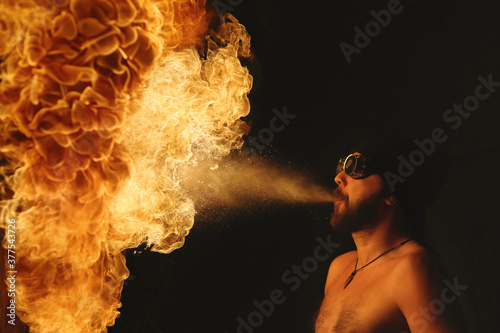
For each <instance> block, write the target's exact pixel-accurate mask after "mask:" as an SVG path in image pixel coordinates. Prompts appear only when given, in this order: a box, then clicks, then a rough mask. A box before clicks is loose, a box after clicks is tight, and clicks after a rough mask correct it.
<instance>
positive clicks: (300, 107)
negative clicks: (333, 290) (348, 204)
mask: <svg viewBox="0 0 500 333" xmlns="http://www.w3.org/2000/svg"><path fill="white" fill-rule="evenodd" d="M237 2H238V1H233V4H234V3H237ZM388 2H389V1H373V0H372V1H341V2H339V1H336V2H329V1H328V2H327V1H312V2H306V1H281V0H279V1H270V0H257V1H250V0H243V1H242V2H241V3H240V4H239V5H237V6H234V8H233V9H230V11H231V13H232V14H233V15H235V17H236V18H237V19H238V20H240V22H241V23H243V24H244V25H245V26H246V28H247V29H248V31H249V32H250V34H251V36H252V46H253V51H254V55H255V58H254V60H253V61H252V62H251V63H249V64H248V66H249V68H250V70H251V73H252V74H253V75H254V77H255V87H254V89H253V92H252V94H251V96H250V99H251V103H252V111H251V115H250V117H249V120H251V121H252V132H251V135H253V136H258V133H259V130H260V129H263V128H266V127H269V121H270V119H271V118H272V117H273V116H274V114H273V113H272V109H273V108H277V109H278V110H282V109H283V107H284V106H286V108H287V111H288V113H291V114H294V115H297V117H296V118H295V119H293V120H292V121H291V123H290V124H289V125H288V126H287V127H286V128H285V129H284V130H283V131H282V132H280V133H276V135H275V137H274V139H273V141H272V142H271V143H270V144H269V145H267V146H266V147H265V149H263V150H262V151H261V154H262V155H263V156H266V157H267V158H268V159H271V160H273V161H275V162H277V163H286V164H287V165H288V166H290V165H291V166H293V167H294V168H295V169H296V170H299V171H302V172H305V173H308V174H309V175H311V176H312V177H313V178H314V179H315V180H316V181H317V182H318V183H320V184H322V185H324V186H327V187H329V188H331V189H333V185H334V183H333V176H334V168H335V162H336V160H337V159H338V157H339V154H340V153H341V152H342V151H343V150H345V149H348V148H349V147H351V146H352V145H353V144H355V143H357V142H359V141H363V140H364V139H366V138H368V137H371V136H373V135H379V134H384V133H392V134H405V135H407V136H410V137H414V138H421V139H422V138H427V137H430V133H431V132H432V130H433V129H435V128H438V127H440V128H443V129H444V130H445V133H446V135H447V136H448V139H447V141H446V142H445V143H444V144H442V148H443V149H444V150H445V151H446V152H447V153H448V154H449V155H450V157H451V167H450V172H449V175H448V177H447V180H446V184H445V186H444V188H443V189H442V190H441V191H440V192H439V195H438V197H437V200H436V201H435V203H433V204H432V205H431V206H430V207H429V208H428V210H427V233H426V235H427V239H428V241H429V243H430V244H431V245H432V246H433V247H434V249H435V250H436V251H437V252H438V253H439V254H440V256H441V258H442V260H443V262H444V263H445V264H446V266H447V267H448V269H449V271H450V274H451V275H452V277H457V278H458V281H459V283H460V284H465V285H467V286H468V288H467V290H466V291H464V292H463V294H462V295H461V296H460V297H459V302H460V303H461V305H462V307H463V309H464V312H465V316H466V319H467V322H468V326H469V330H470V332H500V322H499V317H498V312H499V303H500V296H499V294H500V293H499V286H498V284H499V281H500V279H499V270H498V265H499V262H500V261H499V253H500V251H499V245H498V236H499V235H500V233H499V231H500V230H499V227H498V225H499V222H500V221H499V218H498V216H497V212H496V210H495V209H496V208H497V205H498V204H497V203H498V202H499V199H500V196H499V194H498V188H499V185H500V184H499V177H498V175H497V172H498V169H499V163H500V153H499V148H500V134H499V131H498V129H499V125H500V114H499V112H498V109H499V106H500V89H499V91H497V92H494V93H493V94H492V95H491V97H490V98H488V99H487V100H485V101H483V102H481V104H480V106H479V108H478V109H477V110H476V111H475V112H474V113H472V114H471V116H470V117H469V118H467V119H464V120H463V123H462V125H461V126H460V127H459V128H458V129H456V130H453V129H451V128H450V126H449V124H446V123H445V122H444V121H443V118H442V117H443V114H444V112H445V111H446V110H447V109H448V108H450V107H452V106H453V104H454V103H462V102H463V101H464V98H465V97H467V96H469V95H473V94H474V91H475V88H476V86H477V85H478V83H479V82H478V80H477V77H478V76H479V75H482V76H483V77H485V78H486V77H488V75H489V74H492V77H493V80H494V81H500V47H499V43H500V19H499V18H500V10H499V9H498V7H497V6H494V4H495V2H494V1H471V0H469V1H439V0H438V1H436V0H434V1H430V0H413V1H409V0H404V1H402V2H401V5H402V6H403V10H402V12H401V13H400V14H397V15H393V16H392V20H391V22H390V24H389V25H388V26H387V27H385V28H382V30H381V32H380V33H379V34H378V35H377V36H375V37H373V38H371V41H370V43H369V45H368V46H367V47H366V48H364V49H362V50H361V52H360V54H353V55H352V62H351V63H350V64H348V63H347V62H346V59H345V58H344V56H343V54H342V52H341V50H340V47H339V43H341V42H342V41H344V42H347V43H349V44H351V45H352V44H353V39H354V35H355V32H354V30H353V28H354V27H355V26H358V27H360V28H361V29H362V30H364V26H365V24H366V23H368V22H369V21H372V20H373V17H372V16H371V15H370V11H371V10H375V11H380V10H382V9H386V8H387V4H388ZM225 3H228V2H225ZM250 148H251V147H250V146H249V145H247V146H245V149H250ZM249 181H251V180H249ZM332 210H333V207H332V206H331V205H328V204H327V205H284V204H272V203H270V204H266V205H262V206H256V207H252V208H247V209H242V210H239V211H231V212H229V211H225V210H221V211H220V212H219V213H216V214H200V215H198V216H197V217H196V221H195V226H194V228H193V230H192V232H191V234H190V235H189V236H188V237H187V239H186V244H185V245H184V247H182V248H181V249H179V250H176V251H174V252H173V253H171V254H169V255H161V254H156V253H151V252H148V251H147V250H146V251H144V250H143V251H141V252H138V253H135V254H134V253H133V251H130V252H129V253H128V254H127V265H128V267H129V268H130V272H131V276H130V278H129V279H128V280H127V281H126V285H125V287H124V290H123V295H122V301H123V307H122V309H121V317H120V318H119V319H117V321H116V324H115V326H114V327H112V328H110V329H109V331H110V332H158V333H160V332H174V333H185V332H220V333H224V332H228V333H230V332H236V331H237V327H238V322H237V318H238V317H239V316H241V317H242V318H244V319H245V321H247V322H248V320H247V319H248V315H249V314H251V313H252V312H253V311H255V310H256V308H255V305H254V304H253V302H254V301H259V302H261V301H263V300H267V299H269V298H270V293H271V291H273V290H275V289H280V290H282V291H283V294H284V296H285V297H286V301H285V302H284V303H283V304H280V305H277V306H276V307H275V309H274V312H273V314H272V315H271V316H269V318H264V320H263V322H262V323H261V324H260V325H259V327H256V328H253V329H252V331H254V332H259V333H260V332H262V333H263V332H310V330H311V326H312V321H313V315H314V313H315V312H316V311H317V309H318V307H319V305H320V302H321V300H322V293H323V287H324V282H325V279H326V273H327V269H328V266H329V263H330V261H331V260H333V259H334V258H335V256H336V255H338V254H341V253H343V252H346V251H348V250H352V249H353V243H352V240H351V239H350V237H349V236H345V235H341V234H337V233H335V232H333V231H331V230H330V227H329V219H330V216H331V213H332ZM328 235H331V236H330V237H332V239H333V240H334V241H335V242H338V243H339V244H341V246H340V247H339V249H337V250H336V252H335V253H333V254H332V255H331V256H330V257H329V258H328V260H326V261H324V262H321V263H320V264H319V267H318V268H317V269H316V270H315V271H314V272H312V273H311V274H309V276H308V277H307V278H305V279H302V280H301V284H300V287H299V288H298V289H297V290H295V291H292V290H290V287H291V284H290V283H288V284H287V283H285V282H284V280H283V279H282V275H283V273H285V272H286V271H287V270H289V269H290V268H291V267H292V265H301V263H302V262H303V260H304V259H306V258H308V257H310V256H312V254H313V251H314V249H315V247H316V246H317V245H318V241H317V240H316V239H317V237H321V238H322V239H325V240H326V237H327V236H328ZM241 332H249V331H247V330H241Z"/></svg>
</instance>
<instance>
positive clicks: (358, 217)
mask: <svg viewBox="0 0 500 333" xmlns="http://www.w3.org/2000/svg"><path fill="white" fill-rule="evenodd" d="M333 196H334V202H335V205H334V211H333V215H332V219H331V220H330V224H331V226H332V227H333V229H335V230H337V231H342V232H346V233H353V232H356V231H361V230H365V229H367V228H369V227H371V226H373V225H374V224H375V223H376V222H377V217H378V214H379V204H380V200H381V199H382V195H381V194H375V195H373V196H371V197H369V198H368V199H366V200H365V201H363V202H360V203H358V204H357V205H354V206H353V205H350V204H349V198H348V197H347V196H346V195H345V194H343V193H342V192H341V191H340V188H336V189H335V191H333ZM340 202H342V203H343V205H344V209H343V210H342V211H340Z"/></svg>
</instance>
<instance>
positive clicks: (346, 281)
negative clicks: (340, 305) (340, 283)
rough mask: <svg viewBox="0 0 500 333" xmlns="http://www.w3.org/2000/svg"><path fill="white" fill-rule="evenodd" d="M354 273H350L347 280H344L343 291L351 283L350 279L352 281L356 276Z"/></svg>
mask: <svg viewBox="0 0 500 333" xmlns="http://www.w3.org/2000/svg"><path fill="white" fill-rule="evenodd" d="M356 273H357V272H356V271H353V272H352V273H351V275H349V277H348V278H347V280H345V284H344V289H345V288H347V286H348V285H349V283H351V281H352V279H354V275H356Z"/></svg>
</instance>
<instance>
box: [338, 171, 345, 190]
mask: <svg viewBox="0 0 500 333" xmlns="http://www.w3.org/2000/svg"><path fill="white" fill-rule="evenodd" d="M335 183H337V185H338V186H339V187H345V186H346V184H347V175H346V174H345V172H344V171H341V172H339V173H338V174H337V175H336V176H335Z"/></svg>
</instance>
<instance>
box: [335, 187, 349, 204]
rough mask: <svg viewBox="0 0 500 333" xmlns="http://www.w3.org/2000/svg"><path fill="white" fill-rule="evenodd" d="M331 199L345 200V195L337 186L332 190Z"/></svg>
mask: <svg viewBox="0 0 500 333" xmlns="http://www.w3.org/2000/svg"><path fill="white" fill-rule="evenodd" d="M333 200H334V201H339V200H340V201H347V195H345V194H344V193H342V191H341V190H340V188H339V187H337V188H336V189H335V190H334V191H333Z"/></svg>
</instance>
